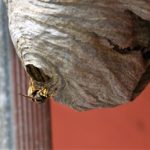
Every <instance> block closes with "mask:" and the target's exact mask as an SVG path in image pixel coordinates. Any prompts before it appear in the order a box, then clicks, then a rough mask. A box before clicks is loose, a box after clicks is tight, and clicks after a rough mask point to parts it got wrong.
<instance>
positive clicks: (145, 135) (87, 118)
mask: <svg viewBox="0 0 150 150" xmlns="http://www.w3.org/2000/svg"><path fill="white" fill-rule="evenodd" d="M51 108H52V110H51V111H52V139H53V141H52V142H53V150H60V149H63V150H72V149H74V150H79V149H80V150H83V149H88V150H95V149H105V148H118V149H121V148H127V149H129V148H130V149H133V148H136V149H144V148H148V149H150V85H149V86H148V87H147V88H146V89H145V90H144V92H143V93H142V94H141V95H140V96H139V97H138V98H137V99H136V100H135V101H133V102H130V103H128V104H126V105H123V106H119V107H116V108H111V109H96V110H91V111H87V112H76V111H74V110H72V109H70V108H68V107H66V106H63V105H61V104H58V103H56V102H54V101H52V104H51Z"/></svg>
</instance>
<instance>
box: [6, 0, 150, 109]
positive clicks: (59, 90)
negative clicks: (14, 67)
mask: <svg viewBox="0 0 150 150" xmlns="http://www.w3.org/2000/svg"><path fill="white" fill-rule="evenodd" d="M6 3H7V8H8V17H9V28H10V34H11V37H12V41H13V43H14V45H15V48H16V52H17V54H18V56H19V57H20V59H21V61H22V64H23V66H24V67H25V69H26V71H27V72H28V74H29V75H30V77H31V78H32V81H33V83H34V84H35V85H36V86H37V87H38V86H40V87H41V88H42V87H47V88H48V93H49V96H51V95H52V96H54V98H55V100H56V101H58V102H61V103H63V104H66V105H69V106H71V107H72V108H74V109H76V110H79V111H80V110H87V109H93V108H97V107H113V106H117V105H120V104H124V103H127V102H128V101H131V100H133V99H134V98H135V97H136V96H137V95H139V94H140V92H141V91H142V90H143V89H144V87H145V86H146V85H147V84H148V83H149V81H150V65H149V57H150V52H149V49H150V0H132V1H130V0H11V1H8V2H6Z"/></svg>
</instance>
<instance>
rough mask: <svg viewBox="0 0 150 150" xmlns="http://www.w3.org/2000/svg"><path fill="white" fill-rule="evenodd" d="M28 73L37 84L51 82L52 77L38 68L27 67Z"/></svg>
mask: <svg viewBox="0 0 150 150" xmlns="http://www.w3.org/2000/svg"><path fill="white" fill-rule="evenodd" d="M26 71H27V72H28V74H29V75H30V77H31V78H32V79H33V80H35V81H37V82H47V81H49V80H50V77H49V76H48V75H46V74H45V73H44V71H43V70H42V69H41V68H37V67H35V66H34V65H32V64H29V65H26Z"/></svg>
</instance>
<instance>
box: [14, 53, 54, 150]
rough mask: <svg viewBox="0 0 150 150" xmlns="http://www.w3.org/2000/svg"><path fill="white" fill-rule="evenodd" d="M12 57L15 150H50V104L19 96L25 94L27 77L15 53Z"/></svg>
mask: <svg viewBox="0 0 150 150" xmlns="http://www.w3.org/2000/svg"><path fill="white" fill-rule="evenodd" d="M12 57H13V59H12V60H13V64H12V68H13V79H14V84H13V85H14V115H15V135H16V145H17V146H16V149H18V150H50V149H52V143H51V123H50V103H49V102H47V103H45V104H36V103H33V102H30V101H29V100H27V98H26V97H23V96H21V95H19V94H20V93H22V94H26V92H27V86H28V85H27V83H28V77H27V74H26V73H25V71H24V69H23V68H22V66H21V64H20V61H19V60H18V58H17V56H16V53H15V51H13V53H12Z"/></svg>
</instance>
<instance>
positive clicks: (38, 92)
mask: <svg viewBox="0 0 150 150" xmlns="http://www.w3.org/2000/svg"><path fill="white" fill-rule="evenodd" d="M56 90H57V88H56V86H54V85H49V83H47V84H43V83H39V82H36V81H33V80H32V79H30V82H29V88H28V95H24V94H20V95H22V96H24V97H27V98H29V99H31V100H32V101H33V102H37V103H44V102H45V101H47V100H48V99H50V98H51V97H54V95H55V93H56Z"/></svg>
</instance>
